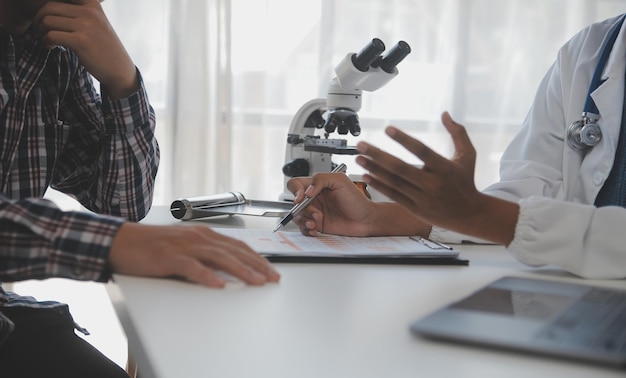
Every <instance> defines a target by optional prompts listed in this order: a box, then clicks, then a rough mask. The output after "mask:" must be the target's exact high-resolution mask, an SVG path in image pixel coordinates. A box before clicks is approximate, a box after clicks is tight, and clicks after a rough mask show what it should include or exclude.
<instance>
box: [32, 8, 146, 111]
mask: <svg viewBox="0 0 626 378" xmlns="http://www.w3.org/2000/svg"><path fill="white" fill-rule="evenodd" d="M33 24H34V25H35V30H36V31H37V33H38V34H39V36H40V38H41V40H42V41H43V43H44V44H46V46H48V47H49V48H53V47H55V46H63V47H65V48H68V49H70V50H72V51H73V52H75V53H76V55H77V56H78V59H79V61H80V63H81V64H82V65H83V66H85V68H86V69H87V71H88V72H89V73H90V74H91V75H93V76H94V77H95V78H96V79H97V80H98V81H99V82H100V83H101V85H102V87H103V88H104V89H106V91H107V94H108V95H109V96H110V97H111V98H113V99H119V98H123V97H127V96H129V95H130V94H131V93H133V92H134V91H136V90H138V89H139V79H138V75H137V70H136V67H135V64H134V63H133V61H132V60H131V58H130V56H129V55H128V53H127V51H126V49H125V48H124V45H123V44H122V42H121V41H120V39H119V38H118V36H117V34H116V33H115V30H114V29H113V27H112V26H111V24H110V23H109V21H108V19H107V17H106V15H105V14H104V10H103V9H102V6H101V5H100V1H99V0H67V1H66V2H60V1H48V2H46V3H45V4H44V5H43V6H42V7H41V8H40V9H39V12H37V14H36V15H35V18H34V20H33Z"/></svg>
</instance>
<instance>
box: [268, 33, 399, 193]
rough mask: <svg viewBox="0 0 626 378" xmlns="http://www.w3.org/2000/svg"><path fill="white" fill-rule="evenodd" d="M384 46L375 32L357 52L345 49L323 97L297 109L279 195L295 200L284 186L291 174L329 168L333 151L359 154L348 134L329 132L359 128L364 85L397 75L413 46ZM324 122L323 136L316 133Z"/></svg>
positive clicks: (377, 84) (381, 83) (366, 87)
mask: <svg viewBox="0 0 626 378" xmlns="http://www.w3.org/2000/svg"><path fill="white" fill-rule="evenodd" d="M383 51H385V44H384V43H383V42H382V41H381V40H380V39H378V38H374V39H373V40H371V41H370V42H369V43H368V44H367V45H366V46H365V47H364V48H363V49H362V50H361V51H360V52H359V53H357V54H355V53H349V54H348V55H346V57H345V58H344V59H343V60H342V61H341V62H339V64H338V65H337V66H336V67H335V75H336V76H335V77H334V78H333V79H332V80H331V81H330V83H329V84H328V93H327V95H326V98H325V99H323V98H318V99H314V100H311V101H309V102H307V103H305V104H304V105H302V107H301V108H300V109H299V110H298V111H297V112H296V114H295V116H294V118H293V119H292V121H291V125H290V126H289V133H288V135H287V148H286V150H285V164H284V165H283V174H284V176H285V180H284V191H283V193H282V194H281V195H280V196H279V199H280V200H281V201H293V195H292V194H291V192H290V191H289V190H288V189H287V181H288V180H289V179H290V178H291V177H300V176H311V175H313V174H314V173H317V172H330V171H332V170H333V169H334V167H335V166H336V164H335V163H333V162H332V160H331V159H332V155H333V154H336V155H356V154H357V151H356V147H355V146H348V145H347V140H346V139H334V138H329V136H330V135H331V134H332V133H334V132H337V133H338V134H340V135H347V134H348V133H350V134H351V135H353V136H359V135H360V134H361V126H360V124H359V117H358V115H357V112H358V111H359V110H360V109H361V95H362V93H363V91H369V92H373V91H375V90H377V89H379V88H381V87H383V86H384V85H385V84H387V83H388V82H389V81H390V80H391V79H393V78H394V77H395V76H396V75H398V69H397V68H396V66H397V65H398V63H400V62H401V61H402V60H403V59H404V58H405V57H406V56H407V55H408V54H409V53H410V52H411V47H410V46H409V45H408V44H407V43H406V42H404V41H400V42H398V43H397V44H396V45H395V46H394V47H393V48H392V49H391V50H389V52H388V53H387V54H386V55H384V56H383V55H381V54H382V53H383ZM322 128H323V129H324V132H323V137H322V136H321V135H316V132H317V130H319V129H322Z"/></svg>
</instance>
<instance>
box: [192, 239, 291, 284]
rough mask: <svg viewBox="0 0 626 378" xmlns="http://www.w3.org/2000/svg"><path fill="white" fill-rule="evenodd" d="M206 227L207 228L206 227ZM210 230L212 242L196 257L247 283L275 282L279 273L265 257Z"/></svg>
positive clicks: (241, 243) (235, 240)
mask: <svg viewBox="0 0 626 378" xmlns="http://www.w3.org/2000/svg"><path fill="white" fill-rule="evenodd" d="M207 229H208V228H207ZM208 230H209V231H210V232H211V234H212V235H211V240H212V241H213V243H212V244H210V245H209V244H207V245H206V248H205V249H204V250H202V251H201V254H199V255H198V257H199V258H200V259H201V260H202V261H203V262H204V263H207V264H209V265H211V266H215V267H217V268H219V269H221V270H223V271H225V272H227V273H229V274H232V275H234V276H236V277H238V278H240V279H241V280H243V281H244V282H246V283H249V284H257V285H258V284H263V283H264V282H265V281H269V282H277V281H278V280H279V279H280V275H279V274H278V272H276V270H274V268H273V267H272V265H271V264H270V263H269V262H268V261H267V259H266V258H265V257H263V256H261V255H259V254H258V253H257V252H255V251H254V250H252V249H251V248H250V247H249V246H248V245H247V244H246V243H244V242H243V241H241V240H238V239H234V238H231V237H228V236H225V235H222V234H220V233H218V232H215V231H213V230H210V229H208Z"/></svg>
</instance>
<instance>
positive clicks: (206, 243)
mask: <svg viewBox="0 0 626 378" xmlns="http://www.w3.org/2000/svg"><path fill="white" fill-rule="evenodd" d="M109 266H110V267H111V269H112V270H113V271H114V272H117V273H121V274H128V275H135V276H145V277H179V278H184V279H186V280H188V281H191V282H195V283H199V284H202V285H205V286H209V287H223V286H224V285H225V284H226V282H225V280H224V279H223V278H222V277H220V276H219V275H218V274H217V271H223V272H226V273H228V274H231V275H233V276H235V277H237V278H239V279H241V280H242V281H243V282H245V283H246V284H249V285H263V284H264V283H266V282H278V281H279V279H280V275H279V274H278V273H277V272H276V271H275V270H274V268H272V266H271V264H270V263H269V262H268V261H267V260H266V259H265V258H264V257H262V256H261V255H259V254H257V253H256V252H255V251H253V250H252V249H251V248H250V247H249V246H247V245H246V244H245V243H244V242H242V241H240V240H236V239H232V238H230V237H227V236H225V235H222V234H220V233H218V232H215V231H213V230H211V229H210V228H209V227H206V226H204V225H175V226H152V225H143V224H139V223H131V222H126V223H124V224H123V225H122V226H121V227H120V229H119V230H118V232H117V235H116V236H115V239H114V240H113V244H112V245H111V251H110V253H109Z"/></svg>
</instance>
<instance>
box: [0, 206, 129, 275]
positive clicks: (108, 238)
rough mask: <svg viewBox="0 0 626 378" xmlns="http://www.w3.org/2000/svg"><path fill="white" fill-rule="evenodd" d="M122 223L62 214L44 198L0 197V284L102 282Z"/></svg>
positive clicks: (98, 216)
mask: <svg viewBox="0 0 626 378" xmlns="http://www.w3.org/2000/svg"><path fill="white" fill-rule="evenodd" d="M123 222H124V221H123V220H122V219H120V218H116V217H108V216H101V215H95V214H92V213H89V212H65V211H62V210H60V209H59V208H58V207H56V205H54V204H53V203H51V202H50V201H48V200H45V199H36V198H32V199H25V200H19V201H12V200H9V199H7V198H6V197H3V196H2V195H0V245H1V247H0V280H5V281H9V282H10V281H18V280H25V279H44V278H50V277H63V278H72V279H77V280H85V281H87V280H88V281H100V282H105V281H107V280H108V279H109V278H110V271H109V269H108V265H107V259H108V255H109V249H110V246H111V243H112V242H113V238H114V237H115V234H116V232H117V230H118V229H119V227H120V225H121V224H122V223H123Z"/></svg>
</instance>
